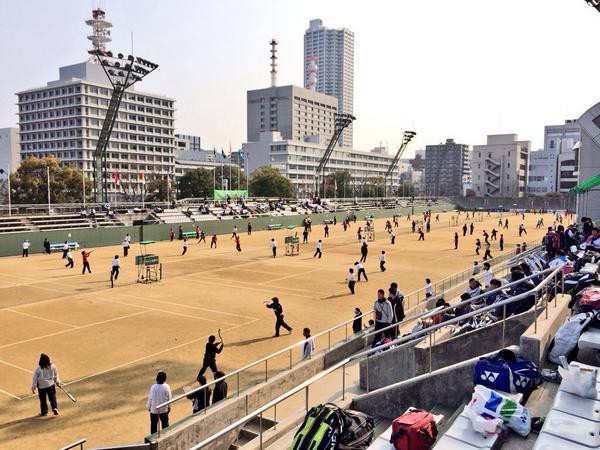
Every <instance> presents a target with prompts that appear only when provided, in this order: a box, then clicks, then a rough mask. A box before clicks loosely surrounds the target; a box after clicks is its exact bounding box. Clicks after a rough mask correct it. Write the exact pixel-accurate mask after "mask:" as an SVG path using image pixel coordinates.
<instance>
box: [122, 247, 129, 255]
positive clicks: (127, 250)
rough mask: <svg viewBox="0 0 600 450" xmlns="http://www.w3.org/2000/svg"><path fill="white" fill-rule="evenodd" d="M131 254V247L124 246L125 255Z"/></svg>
mask: <svg viewBox="0 0 600 450" xmlns="http://www.w3.org/2000/svg"><path fill="white" fill-rule="evenodd" d="M128 254H129V247H123V256H127V255H128Z"/></svg>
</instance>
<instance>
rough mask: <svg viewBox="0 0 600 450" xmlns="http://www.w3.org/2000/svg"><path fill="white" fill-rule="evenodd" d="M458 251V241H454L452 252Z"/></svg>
mask: <svg viewBox="0 0 600 450" xmlns="http://www.w3.org/2000/svg"><path fill="white" fill-rule="evenodd" d="M456 249H458V241H454V250H456Z"/></svg>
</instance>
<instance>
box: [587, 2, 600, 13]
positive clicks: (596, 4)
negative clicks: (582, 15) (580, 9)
mask: <svg viewBox="0 0 600 450" xmlns="http://www.w3.org/2000/svg"><path fill="white" fill-rule="evenodd" d="M585 2H586V3H587V4H588V5H590V6H591V7H592V8H596V11H598V12H600V0H585Z"/></svg>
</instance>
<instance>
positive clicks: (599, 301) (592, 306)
mask: <svg viewBox="0 0 600 450" xmlns="http://www.w3.org/2000/svg"><path fill="white" fill-rule="evenodd" d="M576 301H577V309H578V312H594V313H595V312H598V310H600V287H589V288H586V289H584V290H583V291H581V292H580V293H579V294H578V295H577V300H576Z"/></svg>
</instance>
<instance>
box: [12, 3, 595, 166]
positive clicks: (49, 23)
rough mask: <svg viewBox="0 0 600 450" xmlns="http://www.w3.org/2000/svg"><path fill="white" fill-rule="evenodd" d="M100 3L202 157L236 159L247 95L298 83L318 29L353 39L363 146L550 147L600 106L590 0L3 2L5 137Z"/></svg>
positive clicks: (78, 44)
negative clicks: (231, 155)
mask: <svg viewBox="0 0 600 450" xmlns="http://www.w3.org/2000/svg"><path fill="white" fill-rule="evenodd" d="M98 4H99V5H100V6H102V7H103V8H104V9H105V10H106V12H107V18H108V19H109V20H110V21H112V23H113V29H112V37H113V42H112V43H111V44H110V47H109V48H111V49H113V50H115V51H120V52H123V53H128V52H130V50H131V34H132V33H133V49H134V53H135V54H136V55H138V56H142V57H144V58H146V59H149V60H151V61H154V62H156V63H158V64H159V66H160V67H159V68H158V69H157V70H156V71H155V72H153V73H152V74H151V75H150V76H148V77H147V78H146V79H144V80H143V82H142V83H141V84H140V86H139V89H140V90H143V91H147V92H154V93H159V94H163V95H167V96H170V97H173V98H175V99H176V108H177V111H176V129H177V132H178V133H187V134H196V135H199V136H201V138H202V147H203V148H212V147H213V146H215V147H217V148H225V149H227V148H228V147H229V144H230V142H231V145H232V147H233V148H234V149H235V148H238V147H239V146H240V144H241V143H242V142H244V141H245V137H246V91H247V90H248V89H258V88H263V87H267V86H269V83H270V78H269V70H270V68H269V63H270V61H269V45H268V43H269V41H270V40H271V38H273V37H274V38H276V39H277V40H278V41H279V43H280V44H279V67H278V69H279V73H278V84H280V85H285V84H297V85H300V86H301V85H302V83H303V72H302V71H303V34H304V31H305V29H306V28H307V27H308V22H309V20H310V19H314V18H320V19H322V20H323V23H324V25H325V26H327V27H330V28H341V27H344V28H348V29H350V30H352V31H353V32H354V34H355V54H354V59H355V68H354V70H355V79H354V90H355V92H354V101H355V104H354V115H355V116H356V118H357V119H356V121H355V123H354V147H355V148H357V149H361V150H368V149H371V148H372V147H374V146H377V145H379V144H380V143H383V144H384V145H386V144H387V145H388V146H389V147H390V149H391V150H394V149H396V148H397V147H398V145H399V144H400V142H401V139H402V131H403V130H407V129H410V130H414V131H416V132H417V136H416V138H415V139H414V141H413V143H411V144H410V146H409V148H408V150H407V152H406V155H407V156H409V155H411V154H412V153H413V152H414V150H415V149H418V148H424V147H425V145H427V144H436V143H439V142H443V141H445V140H446V139H447V138H453V139H455V141H457V142H460V143H465V144H469V145H476V144H483V143H485V141H486V136H487V135H488V134H497V133H517V134H519V138H520V139H524V140H531V141H532V148H533V149H538V148H541V147H542V146H543V133H544V125H550V124H560V123H563V122H564V120H565V119H576V118H578V117H579V116H580V115H581V114H582V113H583V112H585V111H586V110H587V109H588V108H589V107H591V106H592V105H593V104H595V103H597V102H598V101H600V94H599V93H598V92H596V91H597V74H598V73H599V69H600V67H599V66H600V59H599V58H598V57H597V51H595V48H594V47H595V46H593V45H594V44H593V43H594V42H596V41H597V32H598V26H599V25H600V14H599V13H598V12H596V11H595V10H594V9H593V8H591V7H589V6H587V4H586V3H585V1H584V0H502V1H498V0H493V1H492V0H452V1H448V0H371V1H368V2H365V1H364V0H363V1H354V0H327V1H324V0H303V1H297V0H219V1H209V0H52V1H48V0H0V128H2V127H7V126H15V125H16V122H17V116H16V110H17V109H16V105H15V103H16V97H15V95H14V93H15V92H17V91H20V90H24V89H28V88H32V87H37V86H42V85H44V84H45V83H46V82H47V81H50V80H55V79H57V78H58V67H60V66H63V65H69V64H74V63H77V62H81V61H84V60H85V59H86V58H87V56H88V55H87V53H86V51H87V50H88V49H89V48H91V46H90V43H89V41H88V40H87V39H86V36H87V34H89V30H90V29H89V27H87V26H86V25H85V23H84V20H85V19H87V18H88V17H89V16H91V9H92V7H94V6H96V5H98Z"/></svg>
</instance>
